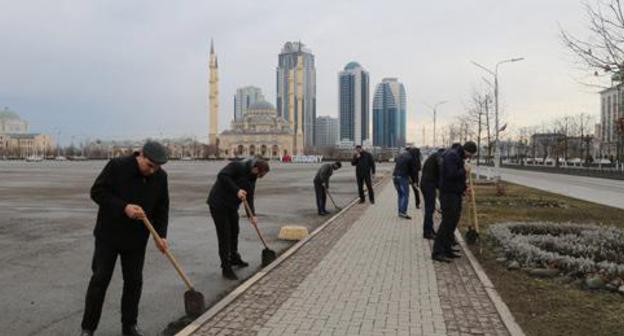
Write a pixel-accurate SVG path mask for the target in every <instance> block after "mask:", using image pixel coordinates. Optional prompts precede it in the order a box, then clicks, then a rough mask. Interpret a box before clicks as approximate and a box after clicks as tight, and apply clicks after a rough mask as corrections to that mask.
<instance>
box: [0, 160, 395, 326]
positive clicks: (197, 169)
mask: <svg viewBox="0 0 624 336" xmlns="http://www.w3.org/2000/svg"><path fill="white" fill-rule="evenodd" d="M104 164H105V162H104V161H96V162H41V163H26V162H6V161H5V162H3V161H0V264H1V265H2V268H0V301H1V302H2V305H1V306H0V330H1V332H0V334H2V335H75V334H77V333H78V332H79V329H80V327H79V326H80V320H81V317H82V312H83V306H84V296H85V293H86V287H87V284H88V281H89V277H90V272H91V271H90V263H91V257H92V253H93V248H94V244H93V242H94V239H93V236H92V230H93V227H94V224H95V215H96V210H97V209H96V206H95V204H94V203H93V202H92V201H91V200H90V199H89V189H90V187H91V184H92V183H93V181H94V179H95V177H96V176H97V174H98V173H99V172H100V170H101V169H102V167H103V166H104ZM224 164H225V163H224V162H171V163H169V164H167V165H166V166H165V169H166V170H167V172H168V173H169V186H170V197H171V212H170V217H171V219H170V224H169V225H170V226H169V237H168V240H169V244H170V247H171V251H172V252H173V253H174V255H175V256H176V257H177V258H178V260H179V261H180V262H181V264H182V265H183V267H184V268H185V270H186V271H187V273H188V275H189V277H190V278H191V279H192V280H193V281H194V282H195V286H196V287H197V289H198V290H199V291H201V292H203V293H204V295H205V296H206V300H207V303H208V304H209V305H210V304H211V303H214V302H215V301H217V300H218V299H219V298H220V297H222V296H223V295H224V294H225V293H227V292H228V291H230V290H232V289H233V288H235V287H236V286H237V285H238V282H233V281H227V280H224V279H223V278H222V277H221V273H220V267H219V264H220V263H219V258H218V254H217V239H216V233H215V229H214V224H213V222H212V219H211V218H210V213H209V210H208V207H207V206H206V204H205V199H206V196H207V194H208V192H209V190H210V187H211V186H212V183H213V182H214V180H215V178H216V173H217V172H218V170H219V169H220V168H221V167H222V166H223V165H224ZM318 167H319V165H318V164H280V163H273V164H272V170H271V172H270V173H269V174H268V175H267V176H266V177H265V178H264V179H262V180H260V181H259V182H258V184H257V196H256V197H257V200H256V208H257V211H258V218H259V221H260V226H261V228H262V229H263V230H264V232H265V234H266V236H267V237H268V240H269V244H271V247H272V248H273V249H274V250H277V251H278V252H279V251H282V250H284V249H286V248H287V247H288V246H290V243H287V242H282V241H278V240H277V234H278V232H279V228H280V227H281V226H283V225H286V224H299V225H305V226H307V227H308V228H309V229H310V231H311V230H313V229H314V228H315V227H317V226H318V225H320V224H321V223H322V222H323V221H324V219H325V218H326V217H323V218H322V217H318V216H317V215H316V206H315V198H314V189H313V186H312V179H313V177H314V174H315V172H316V170H317V168H318ZM389 167H390V166H389V165H386V166H385V167H384V168H382V169H381V170H384V169H389ZM331 188H332V189H333V195H334V197H335V199H336V201H337V202H338V203H339V204H346V203H347V202H349V201H350V200H352V199H353V198H354V197H356V186H355V176H354V170H353V168H352V167H351V166H350V165H345V166H343V168H342V169H341V170H339V171H337V172H336V173H335V174H334V177H333V178H332V183H331ZM328 209H331V205H330V204H328ZM245 220H246V218H244V217H242V218H241V234H240V250H241V254H242V255H243V258H244V259H245V260H247V261H249V262H250V264H251V266H250V267H249V268H246V269H243V270H241V271H238V274H239V276H241V277H242V278H246V277H250V276H251V275H253V273H254V272H256V271H257V270H258V269H259V267H260V252H261V250H262V246H261V243H260V242H259V240H258V239H257V236H256V234H255V232H254V231H253V229H252V228H251V227H250V226H249V225H248V224H247V223H246V222H245ZM121 286H122V280H121V270H120V266H119V265H118V266H117V268H116V270H115V274H114V276H113V280H112V282H111V285H110V287H109V289H108V292H107V297H106V302H105V306H104V311H103V315H102V319H101V322H100V326H99V328H98V333H97V334H98V335H101V336H107V335H119V334H120V328H121V327H120V323H121V322H120V320H121V316H120V309H121V308H120V299H121ZM184 291H185V288H184V284H183V283H182V281H181V280H180V279H179V278H178V275H177V274H176V273H175V271H174V270H173V268H172V267H171V266H170V264H169V263H168V261H167V259H166V258H165V257H164V256H163V255H161V254H160V253H159V252H158V251H157V250H156V248H155V247H154V246H153V243H151V242H150V245H149V246H148V251H147V256H146V263H145V268H144V284H143V296H142V299H141V305H140V316H139V324H140V325H141V326H142V327H143V329H144V330H145V331H146V332H147V334H148V335H158V334H161V332H162V331H163V330H164V329H165V328H166V327H167V325H168V324H169V323H170V322H172V321H176V320H178V319H179V318H181V317H182V316H183V315H184V306H183V298H182V296H183V293H184Z"/></svg>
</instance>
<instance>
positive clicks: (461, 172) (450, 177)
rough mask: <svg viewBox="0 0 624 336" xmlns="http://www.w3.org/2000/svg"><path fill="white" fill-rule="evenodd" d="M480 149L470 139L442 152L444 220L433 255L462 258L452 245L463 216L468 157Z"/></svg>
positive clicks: (441, 202)
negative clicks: (461, 144) (465, 165)
mask: <svg viewBox="0 0 624 336" xmlns="http://www.w3.org/2000/svg"><path fill="white" fill-rule="evenodd" d="M476 152H477V145H476V144H475V143H474V142H472V141H468V142H466V143H465V144H464V145H463V146H460V147H457V148H451V149H449V150H447V151H446V152H444V153H443V154H442V163H441V167H440V183H439V186H440V204H441V207H442V222H441V223H440V228H439V229H438V234H437V235H436V237H435V242H434V244H433V253H432V255H431V258H432V259H433V260H436V261H441V262H450V260H449V259H448V258H459V257H460V255H458V254H456V253H455V252H457V251H454V250H453V248H452V236H453V235H454V233H455V229H456V228H457V223H458V222H459V218H460V216H461V206H462V196H463V194H464V192H465V191H466V189H467V187H466V174H468V173H469V172H468V171H466V169H465V167H464V159H466V158H470V157H472V156H473V155H474V154H475V153H476Z"/></svg>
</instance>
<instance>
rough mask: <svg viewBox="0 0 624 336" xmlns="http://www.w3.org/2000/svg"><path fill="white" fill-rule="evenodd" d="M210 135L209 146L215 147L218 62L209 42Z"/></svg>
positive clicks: (217, 117)
mask: <svg viewBox="0 0 624 336" xmlns="http://www.w3.org/2000/svg"><path fill="white" fill-rule="evenodd" d="M209 104H210V133H209V134H208V137H209V141H210V144H211V145H217V133H218V132H219V62H218V61H217V54H215V51H214V44H213V42H212V40H211V41H210V102H209Z"/></svg>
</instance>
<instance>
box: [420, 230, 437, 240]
mask: <svg viewBox="0 0 624 336" xmlns="http://www.w3.org/2000/svg"><path fill="white" fill-rule="evenodd" d="M423 238H424V239H431V240H433V239H435V234H433V233H431V232H425V233H424V234H423Z"/></svg>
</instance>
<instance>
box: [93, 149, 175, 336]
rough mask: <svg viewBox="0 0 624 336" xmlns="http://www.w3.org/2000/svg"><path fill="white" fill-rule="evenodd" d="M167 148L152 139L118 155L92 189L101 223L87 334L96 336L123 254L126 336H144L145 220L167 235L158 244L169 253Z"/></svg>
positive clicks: (95, 254) (162, 250) (94, 265)
mask: <svg viewBox="0 0 624 336" xmlns="http://www.w3.org/2000/svg"><path fill="white" fill-rule="evenodd" d="M166 162H167V151H166V149H165V148H164V147H163V146H162V145H161V144H159V143H157V142H147V143H146V144H145V145H144V146H143V149H142V150H141V152H137V153H134V154H132V155H130V156H126V157H122V158H115V159H112V160H110V161H109V162H108V164H106V167H104V169H103V170H102V172H101V173H100V175H99V176H98V177H97V178H96V180H95V183H93V187H91V199H92V200H93V201H94V202H95V203H97V205H98V206H99V208H98V214H97V223H96V225H95V230H94V236H95V252H94V253H93V261H92V264H91V268H92V270H93V275H92V276H91V281H89V288H88V289H87V297H86V302H85V310H84V315H83V317H82V333H81V336H92V335H93V333H94V332H95V329H97V326H98V323H99V321H100V316H101V315H102V306H103V304H104V297H105V296H106V289H107V288H108V284H109V283H110V280H111V277H112V275H113V271H114V270H115V263H116V261H117V257H118V256H120V257H121V270H122V273H123V293H122V297H121V323H122V333H123V335H124V336H141V335H143V333H142V332H141V330H140V329H139V328H138V326H137V318H138V315H139V300H140V299H141V289H142V287H143V263H144V260H145V249H146V246H147V241H148V238H149V231H148V230H147V229H146V228H145V225H144V224H143V222H142V220H143V219H144V218H149V220H150V221H151V222H152V224H153V225H154V228H155V229H156V232H158V235H159V236H160V237H161V238H162V245H159V244H158V242H157V241H154V242H155V243H156V247H157V248H158V249H159V250H160V251H161V252H163V253H164V252H165V251H167V249H168V246H167V240H166V237H167V224H168V221H169V191H168V186H167V173H166V172H165V171H164V170H163V169H161V165H164V164H165V163H166Z"/></svg>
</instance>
